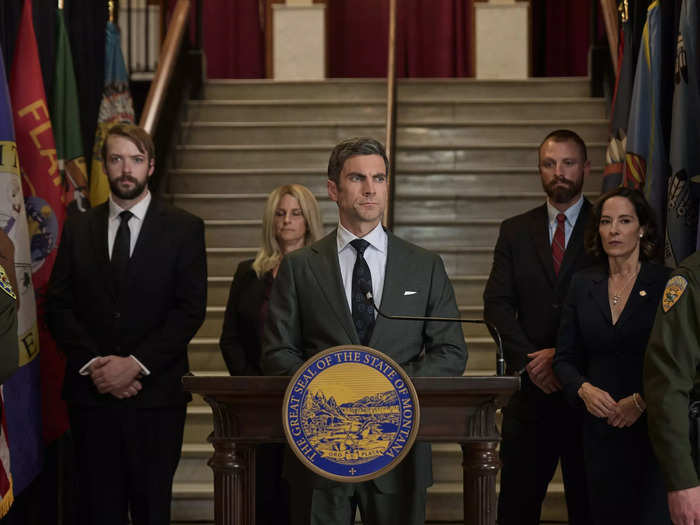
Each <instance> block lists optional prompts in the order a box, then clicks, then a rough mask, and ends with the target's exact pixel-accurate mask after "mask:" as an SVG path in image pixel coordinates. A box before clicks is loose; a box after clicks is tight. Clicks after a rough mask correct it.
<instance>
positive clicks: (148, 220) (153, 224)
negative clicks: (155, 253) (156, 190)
mask: <svg viewBox="0 0 700 525" xmlns="http://www.w3.org/2000/svg"><path fill="white" fill-rule="evenodd" d="M163 213H164V209H163V207H162V206H161V205H160V201H159V200H158V199H156V197H155V196H152V197H151V203H150V204H149V205H148V209H147V210H146V216H145V217H144V218H143V224H142V225H141V231H140V232H139V237H138V239H136V245H135V246H134V252H133V253H132V254H131V259H129V280H131V278H132V277H133V276H134V275H138V272H139V271H140V267H141V266H142V265H144V264H146V265H147V264H149V261H148V252H149V248H150V247H152V246H154V245H156V244H157V243H156V242H155V241H156V240H157V239H158V238H159V237H160V235H161V232H162V229H163V224H164V221H163Z"/></svg>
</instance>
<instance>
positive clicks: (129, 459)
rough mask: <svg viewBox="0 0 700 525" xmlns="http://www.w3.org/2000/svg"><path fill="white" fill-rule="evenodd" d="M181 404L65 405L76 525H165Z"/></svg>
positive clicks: (179, 441)
mask: <svg viewBox="0 0 700 525" xmlns="http://www.w3.org/2000/svg"><path fill="white" fill-rule="evenodd" d="M185 408H186V407H185V405H183V406H181V407H165V408H150V409H149V408H136V407H132V406H129V404H128V401H127V402H124V403H120V404H116V405H110V406H102V407H83V406H76V405H69V416H70V424H71V429H72V431H73V437H74V441H75V458H76V475H77V478H78V488H79V494H80V501H79V504H78V507H79V511H78V512H79V517H80V521H79V523H80V525H125V524H126V523H127V519H128V516H127V513H128V512H130V514H131V521H132V523H133V525H170V500H171V496H172V480H173V475H174V474H175V469H176V468H177V464H178V462H179V461H180V453H181V450H182V436H183V432H184V428H185Z"/></svg>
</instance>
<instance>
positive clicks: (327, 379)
mask: <svg viewBox="0 0 700 525" xmlns="http://www.w3.org/2000/svg"><path fill="white" fill-rule="evenodd" d="M282 422H283V426H284V432H285V435H286V437H287V443H288V444H289V446H290V447H291V449H292V450H293V451H294V453H295V454H296V455H297V457H298V458H299V459H300V460H301V462H302V463H303V464H304V465H306V466H307V468H309V469H311V470H312V471H313V472H315V473H316V474H318V475H320V476H323V477H325V478H328V479H331V480H334V481H344V482H360V481H367V480H370V479H374V478H376V477H378V476H381V475H382V474H385V473H386V472H389V471H390V470H391V469H392V468H394V467H395V466H396V465H398V464H399V463H400V462H401V460H402V459H403V458H404V456H405V455H406V454H407V453H408V451H409V450H410V448H411V446H412V445H413V442H414V441H415V439H416V435H417V434H418V426H419V422H420V408H419V406H418V396H417V394H416V390H415V388H414V386H413V383H412V382H411V380H410V378H409V377H408V375H407V374H406V372H404V370H403V369H402V368H401V367H400V366H399V365H398V364H397V363H396V362H394V361H393V360H392V359H390V358H389V357H388V356H386V355H385V354H383V353H381V352H379V351H378V350H374V349H372V348H369V347H366V346H355V345H344V346H335V347H332V348H328V349H327V350H324V351H322V352H319V353H318V354H315V355H314V356H313V357H311V358H310V359H309V360H308V361H306V362H305V363H304V364H303V365H302V366H301V367H300V368H299V370H297V372H296V374H294V376H293V377H292V379H291V381H290V382H289V386H288V387H287V391H286V393H285V396H284V404H283V406H282Z"/></svg>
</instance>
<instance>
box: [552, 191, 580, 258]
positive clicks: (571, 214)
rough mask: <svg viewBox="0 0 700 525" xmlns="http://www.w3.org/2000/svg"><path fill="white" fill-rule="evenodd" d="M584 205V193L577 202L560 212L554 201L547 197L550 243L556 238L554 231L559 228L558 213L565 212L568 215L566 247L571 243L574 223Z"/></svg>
mask: <svg viewBox="0 0 700 525" xmlns="http://www.w3.org/2000/svg"><path fill="white" fill-rule="evenodd" d="M582 206H583V195H581V196H580V197H579V198H578V200H577V201H576V203H575V204H573V205H572V206H569V208H568V209H567V210H566V211H564V212H560V211H559V210H558V209H556V208H555V207H554V206H552V203H551V202H549V199H547V216H548V217H549V244H552V239H554V232H555V231H556V230H557V215H559V214H560V213H563V214H564V215H565V216H566V221H565V222H564V237H565V239H566V241H565V244H564V248H566V247H567V246H568V245H569V238H570V237H571V232H572V231H574V225H575V224H576V220H577V219H578V214H579V212H580V211H581V207H582Z"/></svg>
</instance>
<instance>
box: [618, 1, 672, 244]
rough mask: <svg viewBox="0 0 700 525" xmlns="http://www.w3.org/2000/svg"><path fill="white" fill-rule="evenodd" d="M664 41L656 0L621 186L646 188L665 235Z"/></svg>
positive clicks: (640, 62)
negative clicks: (662, 81) (662, 85)
mask: <svg viewBox="0 0 700 525" xmlns="http://www.w3.org/2000/svg"><path fill="white" fill-rule="evenodd" d="M661 38H662V33H661V10H660V6H659V2H658V0H654V1H653V2H651V4H649V8H648V9H647V19H646V23H645V24H644V29H643V31H642V42H641V46H640V48H639V57H638V58H637V68H636V72H635V78H634V89H633V91H632V102H631V104H630V118H629V123H628V126H627V147H626V153H625V166H624V168H623V175H622V184H623V185H625V186H629V187H633V188H640V189H643V191H644V196H645V197H646V199H647V201H648V202H649V204H650V206H651V207H652V209H653V210H654V212H655V213H656V217H657V222H658V223H659V231H660V232H663V231H664V223H665V220H664V218H665V214H666V181H667V178H668V177H667V175H668V161H667V157H666V144H665V140H664V134H663V127H662V121H661V80H662V75H661V44H662V41H661ZM659 242H660V244H661V243H662V242H663V233H661V234H660V237H659Z"/></svg>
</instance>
